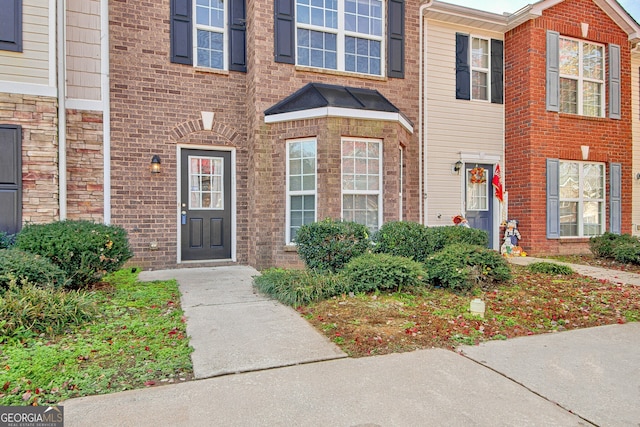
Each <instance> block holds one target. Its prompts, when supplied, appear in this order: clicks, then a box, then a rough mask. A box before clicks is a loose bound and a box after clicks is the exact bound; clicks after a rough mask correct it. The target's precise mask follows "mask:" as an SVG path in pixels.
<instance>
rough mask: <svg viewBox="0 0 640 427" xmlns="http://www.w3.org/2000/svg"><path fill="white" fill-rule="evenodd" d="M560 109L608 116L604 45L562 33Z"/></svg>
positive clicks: (560, 46) (595, 115)
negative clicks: (606, 108) (605, 108)
mask: <svg viewBox="0 0 640 427" xmlns="http://www.w3.org/2000/svg"><path fill="white" fill-rule="evenodd" d="M559 52H560V112H562V113H570V114H579V115H582V116H591V117H603V116H604V101H605V96H604V93H605V92H604V46H602V45H599V44H595V43H590V42H586V41H582V40H575V39H570V38H566V37H560V44H559Z"/></svg>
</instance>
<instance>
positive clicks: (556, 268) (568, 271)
mask: <svg viewBox="0 0 640 427" xmlns="http://www.w3.org/2000/svg"><path fill="white" fill-rule="evenodd" d="M529 271H530V272H532V273H541V274H561V275H563V276H570V275H572V274H573V273H575V272H574V271H573V269H572V268H571V267H569V266H568V265H562V264H556V263H555V262H544V261H543V262H534V263H532V264H529Z"/></svg>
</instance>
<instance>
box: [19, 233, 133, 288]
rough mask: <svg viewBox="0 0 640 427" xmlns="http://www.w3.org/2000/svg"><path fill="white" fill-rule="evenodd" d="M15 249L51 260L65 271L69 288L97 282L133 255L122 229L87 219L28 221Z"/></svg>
mask: <svg viewBox="0 0 640 427" xmlns="http://www.w3.org/2000/svg"><path fill="white" fill-rule="evenodd" d="M16 248H18V249H21V250H23V251H27V252H31V253H34V254H38V255H41V256H43V257H46V258H48V259H49V260H51V262H53V263H54V264H55V265H57V266H58V267H60V268H61V269H62V270H63V271H65V272H66V274H67V277H68V278H69V280H70V284H69V286H70V287H73V288H81V287H84V286H87V285H90V284H91V283H95V282H97V281H99V280H100V279H101V278H102V276H103V275H105V274H106V273H111V272H113V271H116V270H118V269H119V268H120V267H122V265H123V264H124V263H125V262H126V261H127V260H128V259H129V258H131V257H132V255H133V254H132V253H131V250H130V248H129V241H128V240H127V233H126V231H125V230H124V229H123V228H121V227H118V226H115V225H104V224H96V223H93V222H90V221H59V222H53V223H49V224H28V225H26V226H25V227H24V228H23V229H22V231H20V233H19V234H18V236H17V239H16Z"/></svg>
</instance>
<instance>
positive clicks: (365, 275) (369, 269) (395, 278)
mask: <svg viewBox="0 0 640 427" xmlns="http://www.w3.org/2000/svg"><path fill="white" fill-rule="evenodd" d="M340 275H341V276H342V280H341V282H342V284H343V286H344V288H343V290H344V292H345V293H347V292H354V293H358V292H371V291H391V290H399V289H401V288H404V287H407V286H422V285H424V284H425V282H424V279H425V278H426V275H427V274H426V272H425V270H424V267H423V265H422V264H421V263H419V262H417V261H414V260H412V259H410V258H406V257H401V256H395V255H389V254H365V255H361V256H359V257H357V258H353V259H352V260H351V261H349V263H348V264H347V265H345V266H344V268H343V269H342V271H341V272H340Z"/></svg>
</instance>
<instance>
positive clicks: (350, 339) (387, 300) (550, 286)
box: [298, 260, 640, 357]
mask: <svg viewBox="0 0 640 427" xmlns="http://www.w3.org/2000/svg"><path fill="white" fill-rule="evenodd" d="M573 262H575V260H573ZM512 270H513V279H512V280H510V281H508V282H506V283H504V284H502V285H501V286H499V287H496V288H494V289H489V290H485V291H483V290H476V291H474V293H472V294H469V295H459V294H454V293H451V292H448V291H445V290H442V289H426V288H421V289H414V290H407V289H405V290H403V292H396V293H373V294H358V295H354V296H346V295H343V296H341V297H336V298H332V299H329V300H326V301H322V302H319V303H315V304H310V305H306V306H301V307H299V308H298V311H299V312H300V313H301V315H303V316H304V317H305V318H306V319H307V320H308V321H309V322H310V323H311V324H312V325H313V326H314V327H316V328H317V329H318V330H319V331H321V332H322V333H323V334H325V335H326V336H327V337H328V338H329V339H331V340H332V341H333V342H335V343H336V344H337V345H339V346H340V347H341V348H342V349H343V350H344V351H345V352H346V353H347V354H349V355H350V356H354V357H361V356H369V355H376V354H387V353H394V352H403V351H411V350H414V349H419V348H431V347H441V348H447V349H454V348H455V347H457V346H459V345H460V344H470V345H473V344H477V343H479V342H481V341H488V340H503V339H508V338H513V337H518V336H526V335H533V334H541V333H550V332H557V331H563V330H568V329H576V328H585V327H592V326H600V325H607V324H615V323H626V322H632V321H640V287H634V286H623V285H618V284H613V283H610V282H607V281H600V280H596V279H591V278H588V277H584V276H580V275H577V274H574V275H571V276H560V275H549V274H534V273H531V272H529V270H528V269H527V268H526V267H519V266H512ZM474 298H481V299H483V300H484V301H485V304H486V313H485V317H484V318H480V317H479V316H474V315H471V314H470V312H469V304H470V301H471V300H472V299H474Z"/></svg>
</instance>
